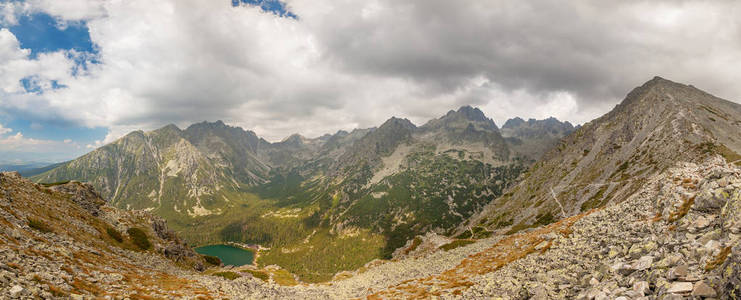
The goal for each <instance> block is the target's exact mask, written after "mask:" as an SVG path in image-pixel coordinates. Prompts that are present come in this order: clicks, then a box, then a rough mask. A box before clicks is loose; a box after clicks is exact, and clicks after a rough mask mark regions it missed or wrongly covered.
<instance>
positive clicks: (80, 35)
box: [8, 13, 96, 58]
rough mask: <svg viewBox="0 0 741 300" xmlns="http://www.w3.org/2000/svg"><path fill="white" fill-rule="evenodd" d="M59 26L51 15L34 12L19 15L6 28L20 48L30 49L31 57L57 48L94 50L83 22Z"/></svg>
mask: <svg viewBox="0 0 741 300" xmlns="http://www.w3.org/2000/svg"><path fill="white" fill-rule="evenodd" d="M60 27H61V26H58V23H57V21H56V20H55V19H54V18H53V17H52V16H50V15H48V14H44V13H35V14H30V15H21V16H19V17H18V24H16V25H14V26H11V27H10V28H8V29H9V30H10V32H12V33H13V34H14V35H15V36H16V38H17V39H18V41H19V42H20V43H21V48H24V49H30V50H31V58H36V56H37V55H38V54H39V53H44V52H54V51H58V50H70V49H74V50H76V51H80V52H89V53H95V52H96V50H95V46H94V45H93V43H92V41H91V40H90V32H89V31H88V27H87V24H86V23H85V22H82V21H80V22H69V23H67V25H66V27H64V28H63V29H60Z"/></svg>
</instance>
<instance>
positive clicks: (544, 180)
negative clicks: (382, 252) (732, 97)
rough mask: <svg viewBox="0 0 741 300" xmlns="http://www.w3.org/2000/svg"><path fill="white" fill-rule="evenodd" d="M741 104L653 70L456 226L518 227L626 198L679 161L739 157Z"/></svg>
mask: <svg viewBox="0 0 741 300" xmlns="http://www.w3.org/2000/svg"><path fill="white" fill-rule="evenodd" d="M740 130H741V105H738V104H735V103H732V102H729V101H726V100H722V99H719V98H716V97H714V96H712V95H710V94H707V93H705V92H703V91H701V90H698V89H696V88H694V87H692V86H687V85H683V84H679V83H675V82H672V81H669V80H666V79H663V78H659V77H656V78H654V79H652V80H650V81H648V82H646V83H645V84H644V85H642V86H641V87H638V88H636V89H634V90H633V91H631V92H630V93H629V94H628V96H627V97H626V98H625V100H623V102H622V103H620V105H618V106H617V107H615V109H613V110H612V111H611V112H609V113H607V114H606V115H604V116H602V117H600V118H598V119H596V120H593V121H591V122H589V123H586V124H584V126H582V127H581V128H579V129H578V130H576V131H574V132H573V133H571V134H570V135H568V136H567V137H565V138H564V139H562V140H561V141H560V142H559V144H558V146H557V147H555V148H554V149H552V150H550V151H549V152H548V153H546V154H545V155H544V156H543V158H542V160H540V161H539V162H537V163H536V164H535V165H533V166H532V168H531V169H530V170H529V171H528V172H527V173H526V174H525V175H524V176H525V177H524V180H522V181H521V182H520V183H519V184H518V185H517V186H514V187H512V188H511V189H509V190H508V191H507V192H506V193H505V194H504V195H503V196H502V197H500V198H498V199H496V200H495V201H492V203H491V204H489V205H488V207H487V208H486V209H484V210H483V211H482V212H481V213H480V214H478V215H476V216H474V217H473V218H472V219H471V220H470V221H469V222H467V223H465V224H463V225H462V226H460V227H459V229H458V232H459V233H462V232H464V231H467V230H468V231H471V230H473V228H476V227H478V228H479V229H478V230H482V229H486V230H495V229H499V230H505V231H506V230H509V231H510V232H515V231H517V230H521V229H523V228H527V227H530V226H534V225H538V224H547V223H550V222H553V221H554V220H557V219H560V218H562V217H566V216H571V215H574V214H578V213H579V212H583V211H586V210H588V209H591V208H596V207H601V206H604V205H605V204H607V203H615V202H621V201H623V200H624V199H626V197H628V196H629V195H632V194H633V193H634V192H635V191H636V190H638V189H639V188H640V187H641V186H642V185H643V184H644V183H645V181H646V178H648V177H650V176H653V175H655V174H657V173H659V172H661V171H663V170H665V169H666V168H668V167H669V166H671V165H673V164H674V163H675V162H676V161H687V162H696V161H699V160H702V159H704V158H705V157H708V156H709V155H714V154H716V153H717V154H721V155H724V156H725V157H726V158H727V159H728V160H729V161H735V160H738V159H741V156H739V154H738V153H741V137H740V136H739V135H738V132H740Z"/></svg>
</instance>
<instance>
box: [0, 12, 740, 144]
mask: <svg viewBox="0 0 741 300" xmlns="http://www.w3.org/2000/svg"><path fill="white" fill-rule="evenodd" d="M286 2H287V3H286V8H287V9H288V10H289V11H290V12H292V13H293V14H295V15H296V16H298V18H296V19H294V18H289V17H280V16H277V15H276V14H273V13H269V12H265V11H263V10H262V9H260V8H259V7H253V6H249V5H242V6H238V7H233V6H232V5H231V1H226V0H225V1H196V0H163V1H156V2H152V1H143V0H138V1H137V0H132V1H103V0H101V1H82V0H75V1H41V0H38V1H28V2H24V3H22V4H21V3H19V2H10V4H0V14H1V15H2V16H4V17H2V20H3V21H2V23H0V24H3V23H6V24H9V23H12V22H13V20H16V19H15V16H17V15H18V14H24V13H31V12H44V13H48V14H51V15H52V16H54V17H55V18H56V19H57V20H59V21H60V24H64V22H81V21H84V22H85V24H86V25H87V27H88V28H89V31H90V38H91V41H92V42H93V43H94V44H95V45H96V49H97V51H98V52H97V54H84V53H78V52H74V51H57V52H52V53H45V54H41V55H39V56H38V57H36V58H31V57H30V55H29V54H30V53H29V51H28V50H26V49H22V48H21V47H20V45H19V43H18V41H17V39H16V37H15V36H13V34H12V33H11V32H10V31H8V30H6V29H0V99H2V100H0V113H2V112H5V113H6V114H8V113H9V112H13V113H14V114H21V115H24V116H27V117H28V118H31V119H61V120H65V121H67V122H72V123H76V124H79V125H82V126H90V127H95V126H104V127H107V128H108V129H109V134H108V136H107V137H106V138H105V139H104V140H101V141H100V143H105V142H109V141H112V140H114V139H115V138H117V137H120V136H121V135H123V134H125V133H127V132H128V131H130V130H134V129H153V128H156V127H159V126H162V125H165V124H167V123H176V124H177V125H179V126H181V127H185V126H187V125H188V124H190V123H193V122H197V121H201V120H217V119H222V120H224V121H226V122H227V123H231V124H235V125H240V126H243V127H245V128H246V129H252V130H255V131H256V132H257V133H258V134H260V135H262V136H265V137H267V138H268V139H271V140H280V139H282V138H283V137H285V136H287V135H289V134H291V133H294V132H299V133H302V134H304V135H307V136H318V135H321V134H323V133H327V132H335V131H336V130H338V129H352V128H354V127H370V126H376V125H378V124H380V123H382V122H383V121H384V120H385V119H387V118H389V117H390V116H394V115H395V116H400V117H407V118H410V119H411V120H412V121H414V122H415V123H417V124H420V123H423V122H425V121H426V120H428V119H430V118H433V117H437V116H439V115H442V114H444V113H445V112H446V111H447V110H450V109H454V108H457V107H458V106H460V105H464V104H472V105H477V106H480V107H482V108H483V109H484V112H485V113H486V114H487V115H489V116H492V117H494V119H495V120H496V121H497V123H498V124H502V122H504V120H505V119H507V118H509V117H514V116H516V115H517V116H522V117H525V118H527V117H537V118H545V117H548V116H555V117H557V118H559V119H562V120H569V121H572V122H574V123H582V122H585V121H588V120H590V119H592V118H595V117H597V116H599V115H601V114H603V113H605V112H607V111H608V110H609V109H610V108H612V107H613V106H614V105H615V104H616V103H617V102H618V101H619V100H620V99H621V98H622V97H624V95H625V94H627V92H628V91H629V90H630V89H631V88H633V87H635V86H637V85H640V84H641V83H643V82H644V81H646V80H648V79H650V78H652V77H653V76H654V75H661V76H664V77H666V78H669V79H673V80H677V81H681V82H686V83H691V84H693V85H695V86H698V87H700V88H703V89H706V90H708V91H709V92H712V93H714V94H717V95H718V96H721V97H725V98H729V99H730V100H739V99H741V86H740V85H738V84H737V83H736V82H735V78H736V77H737V75H738V74H737V72H738V69H739V67H741V51H740V50H741V20H739V19H738V18H737V16H738V15H739V13H741V3H739V2H737V1H714V2H710V1H650V2H648V1H618V2H611V3H606V2H588V1H569V2H563V1H561V2H554V1H537V0H533V1H497V2H486V1H483V2H482V1H475V0H461V1H442V0H409V1H394V0H363V1H360V0H349V1H330V0H311V1H309V0H290V1H286ZM91 55H92V56H91ZM75 57H76V58H77V60H78V61H79V60H83V61H87V62H88V63H87V64H86V65H85V66H86V67H85V68H84V69H80V68H78V67H76V66H77V63H76V61H75ZM93 61H95V62H93ZM96 62H97V63H96ZM24 78H25V79H27V80H29V82H31V83H33V84H35V85H36V86H38V87H39V91H38V92H35V93H30V92H27V91H26V90H25V88H24V87H23V85H22V84H21V80H22V79H24ZM55 84H56V85H58V86H63V88H58V87H55ZM98 145H99V144H90V145H88V146H89V147H97V146H98Z"/></svg>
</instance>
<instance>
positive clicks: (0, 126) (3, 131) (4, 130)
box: [0, 124, 13, 135]
mask: <svg viewBox="0 0 741 300" xmlns="http://www.w3.org/2000/svg"><path fill="white" fill-rule="evenodd" d="M11 131H13V129H10V128H5V127H3V124H0V135H3V134H6V133H9V132H11Z"/></svg>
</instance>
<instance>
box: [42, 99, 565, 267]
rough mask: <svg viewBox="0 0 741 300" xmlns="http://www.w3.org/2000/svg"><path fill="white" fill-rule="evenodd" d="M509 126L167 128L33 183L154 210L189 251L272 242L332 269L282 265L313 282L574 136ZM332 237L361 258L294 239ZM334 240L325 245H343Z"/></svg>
mask: <svg viewBox="0 0 741 300" xmlns="http://www.w3.org/2000/svg"><path fill="white" fill-rule="evenodd" d="M518 120H520V119H513V120H510V121H508V122H507V123H506V124H507V125H506V126H505V127H503V128H502V130H501V131H500V129H499V128H498V127H497V125H496V124H495V123H494V122H493V121H492V120H491V119H489V118H487V117H486V116H485V115H484V113H483V112H482V111H481V110H479V109H477V108H473V107H470V106H464V107H461V108H460V109H458V110H457V111H452V110H451V111H449V112H448V113H447V114H445V115H444V116H442V117H440V118H437V119H433V120H430V121H429V122H427V123H426V124H424V125H422V126H416V125H414V124H412V123H411V122H410V121H409V120H406V119H400V118H396V117H393V118H391V119H389V120H387V121H386V122H384V123H383V124H381V125H380V126H378V127H377V128H369V129H356V130H353V131H352V132H346V131H339V132H337V133H335V134H332V135H324V136H321V137H319V138H314V139H309V138H304V137H302V136H300V135H292V136H290V137H288V138H286V139H284V140H283V141H281V142H277V143H270V142H268V141H266V140H264V139H262V138H260V137H258V136H257V135H256V134H255V133H254V132H252V131H245V130H243V129H241V128H238V127H232V126H228V125H226V124H224V123H223V122H221V121H217V122H213V123H209V122H202V123H197V124H193V125H191V126H189V127H188V128H186V129H184V130H181V129H179V128H178V127H176V126H174V125H168V126H165V127H163V128H160V129H157V130H154V131H151V132H143V131H135V132H132V133H129V134H128V135H126V136H124V137H122V138H120V139H119V140H117V141H115V142H113V143H111V144H108V145H105V146H103V147H101V148H99V149H97V150H95V151H92V152H90V153H88V154H86V155H84V156H82V157H80V158H78V159H75V160H72V161H70V162H67V163H63V164H62V165H60V166H57V167H55V168H54V169H52V170H49V171H47V172H44V173H42V174H39V175H36V176H34V177H33V180H35V181H37V182H46V183H53V182H64V181H68V180H79V181H83V182H89V183H91V184H92V185H93V186H95V188H96V189H97V190H99V191H100V192H101V194H102V195H103V197H105V198H106V199H108V200H109V201H110V203H111V204H112V205H114V206H116V207H119V208H124V209H134V210H146V211H150V212H151V213H153V214H156V215H159V216H162V217H164V218H165V219H166V220H167V221H168V222H169V223H170V225H171V226H172V228H173V229H174V230H176V231H177V232H178V233H180V234H181V235H182V236H183V237H184V238H185V239H186V240H188V241H189V242H190V243H192V244H194V245H202V244H209V243H218V242H224V241H234V242H244V243H250V244H260V245H264V246H266V247H271V248H274V249H275V250H272V251H271V253H268V254H266V255H263V256H262V259H263V260H265V261H271V262H275V263H278V264H281V263H282V264H284V265H285V264H286V263H287V262H284V261H283V259H282V258H280V255H278V254H279V253H282V252H280V251H283V252H285V251H291V252H292V253H297V254H296V255H298V256H304V257H306V259H300V260H299V261H316V263H318V264H332V267H329V268H323V267H320V266H305V265H297V266H295V267H294V268H293V270H292V271H296V270H299V269H309V270H317V269H326V270H325V272H324V273H323V274H322V275H321V276H318V277H317V280H318V279H320V278H326V277H327V276H331V275H332V274H334V273H335V272H336V271H338V270H342V269H353V268H357V267H358V266H360V265H362V264H364V263H366V262H367V261H369V260H371V259H373V258H380V257H390V255H391V253H392V252H393V251H394V250H395V249H396V248H398V247H400V246H402V245H403V244H404V243H405V242H406V241H407V240H409V239H411V238H413V237H414V236H416V235H419V234H424V233H426V232H430V231H434V232H438V233H440V234H449V233H451V230H453V229H454V228H455V227H456V226H458V224H460V223H461V222H463V221H465V220H466V219H467V218H469V217H470V216H471V215H473V214H474V213H475V212H478V211H480V210H481V209H482V208H483V207H484V206H485V205H486V204H488V203H489V202H490V201H492V200H493V199H495V198H496V197H498V196H499V195H501V194H502V191H503V190H504V189H505V188H506V187H507V186H508V185H510V184H511V183H512V182H514V181H515V180H516V178H518V176H520V174H521V173H522V172H523V171H524V170H525V169H526V168H527V167H528V166H529V165H530V164H531V163H532V162H534V161H535V160H536V159H538V158H539V157H540V156H541V155H543V153H544V152H545V150H547V149H548V148H549V147H551V146H552V145H555V144H556V142H557V141H558V140H559V139H560V138H562V137H563V136H565V135H567V134H568V133H570V132H571V131H573V130H574V127H573V126H572V125H571V124H569V123H568V122H560V121H558V120H556V119H553V118H551V119H547V120H529V121H527V122H524V121H523V122H518ZM520 121H521V120H520ZM503 133H504V134H506V137H505V136H504V135H503ZM536 144H537V145H539V146H538V147H528V145H536ZM343 237H351V238H353V239H355V241H354V244H360V245H362V246H361V247H356V248H357V251H358V252H361V253H363V254H362V255H359V257H351V258H348V259H347V261H343V260H342V259H339V263H338V264H337V265H338V266H337V267H334V264H335V263H337V260H338V259H336V257H335V256H336V255H334V254H328V253H319V252H317V250H313V249H312V248H311V243H304V241H306V240H309V241H312V239H314V240H315V241H314V242H315V243H317V244H319V243H326V242H328V241H331V242H337V241H340V240H343V241H344V240H346V238H343ZM348 243H349V242H348ZM343 247H345V246H342V245H335V246H334V247H333V249H332V250H331V251H330V252H333V253H334V252H336V253H339V252H346V251H351V250H349V249H346V247H345V248H343ZM278 249H280V250H278ZM341 249H344V250H342V251H340V250H341ZM271 254H276V255H271ZM314 256H321V257H327V259H330V260H332V262H330V261H325V260H321V259H319V260H317V259H309V257H314Z"/></svg>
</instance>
